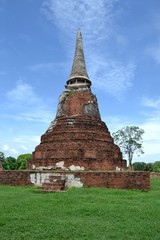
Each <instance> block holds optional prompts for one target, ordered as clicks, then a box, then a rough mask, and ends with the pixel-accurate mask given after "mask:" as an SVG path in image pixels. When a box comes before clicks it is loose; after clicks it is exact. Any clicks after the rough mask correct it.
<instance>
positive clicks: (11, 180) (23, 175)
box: [0, 171, 32, 186]
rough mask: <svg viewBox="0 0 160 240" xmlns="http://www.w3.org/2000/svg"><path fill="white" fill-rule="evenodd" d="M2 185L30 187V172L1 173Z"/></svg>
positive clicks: (0, 182) (0, 180) (0, 181)
mask: <svg viewBox="0 0 160 240" xmlns="http://www.w3.org/2000/svg"><path fill="white" fill-rule="evenodd" d="M0 184H2V185H3V184H4V185H5V184H7V185H14V186H25V185H26V186H29V185H32V183H31V181H30V172H29V171H0Z"/></svg>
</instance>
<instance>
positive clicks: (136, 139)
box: [113, 126, 144, 168]
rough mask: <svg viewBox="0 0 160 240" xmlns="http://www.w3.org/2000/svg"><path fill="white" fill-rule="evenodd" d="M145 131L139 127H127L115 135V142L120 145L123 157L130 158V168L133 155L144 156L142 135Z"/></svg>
mask: <svg viewBox="0 0 160 240" xmlns="http://www.w3.org/2000/svg"><path fill="white" fill-rule="evenodd" d="M143 134H144V130H143V129H140V128H139V127H137V126H126V127H124V128H122V129H120V130H118V131H117V132H115V133H113V138H114V141H115V143H116V144H117V145H119V147H120V149H121V151H122V153H123V155H126V156H127V157H128V162H129V167H130V168H132V160H133V155H134V154H137V155H138V156H139V155H140V154H143V153H144V152H143V150H142V142H143V141H142V135H143Z"/></svg>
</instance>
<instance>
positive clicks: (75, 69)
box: [67, 29, 91, 87]
mask: <svg viewBox="0 0 160 240" xmlns="http://www.w3.org/2000/svg"><path fill="white" fill-rule="evenodd" d="M75 80H76V81H75ZM78 80H79V81H78ZM80 83H81V85H82V84H83V85H86V86H88V87H90V85H91V81H90V79H89V77H88V74H87V70H86V64H85V59H84V52H83V43H82V34H81V31H80V29H78V31H77V38H76V49H75V54H74V60H73V65H72V70H71V74H70V77H69V79H68V81H67V85H72V87H73V84H74V86H75V87H78V86H79V85H80Z"/></svg>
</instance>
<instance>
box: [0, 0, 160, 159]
mask: <svg viewBox="0 0 160 240" xmlns="http://www.w3.org/2000/svg"><path fill="white" fill-rule="evenodd" d="M159 13H160V1H159V0H147V1H146V0H134V1H132V0H123V1H122V0H98V1H97V0H65V1H63V0H38V1H35V0H14V1H13V0H0V83H1V87H0V109H1V111H0V114H1V116H0V151H2V152H4V153H5V155H6V156H10V155H11V156H15V157H17V156H18V155H19V154H22V153H31V152H32V151H33V150H34V148H35V146H36V145H38V144H39V141H40V136H41V135H42V134H43V133H44V132H45V131H46V130H47V128H48V126H49V123H50V122H51V121H52V120H53V119H54V117H55V113H56V108H57V103H58V98H59V95H60V94H61V92H62V91H63V90H64V85H65V82H66V81H67V79H68V77H69V75H70V71H71V67H72V61H73V55H74V50H75V37H76V31H77V28H79V27H80V28H81V31H82V35H83V46H84V52H85V60H86V65H87V71H88V75H89V77H90V79H91V80H92V91H93V93H94V94H96V96H97V98H98V103H99V109H100V112H101V117H102V120H103V121H105V122H106V124H107V126H108V128H109V130H110V132H111V133H112V132H115V131H117V130H118V129H120V128H121V127H124V126H126V125H136V126H139V127H140V128H143V129H144V130H145V134H144V143H143V146H144V149H143V150H144V152H145V154H144V155H143V156H141V157H136V156H135V157H134V161H145V162H152V161H157V160H160V14H159Z"/></svg>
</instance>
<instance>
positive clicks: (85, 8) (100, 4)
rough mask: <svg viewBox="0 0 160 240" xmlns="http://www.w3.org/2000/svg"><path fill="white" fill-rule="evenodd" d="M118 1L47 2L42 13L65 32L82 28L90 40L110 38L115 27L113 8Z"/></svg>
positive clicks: (55, 0)
mask: <svg viewBox="0 0 160 240" xmlns="http://www.w3.org/2000/svg"><path fill="white" fill-rule="evenodd" d="M115 2H117V0H99V1H97V0H88V1H86V0H80V1H74V0H65V1H64V2H63V4H62V3H61V1H59V0H46V1H45V2H44V4H43V6H42V12H43V13H44V14H45V15H46V17H47V18H48V19H49V20H51V21H52V22H53V23H54V24H55V25H56V26H57V25H58V27H59V28H60V29H62V30H63V31H64V32H66V33H67V32H68V30H69V32H70V31H74V32H75V30H76V29H77V28H78V27H80V28H81V29H82V30H83V34H84V35H87V37H88V40H92V39H101V38H104V37H105V38H107V37H109V35H110V33H111V31H112V27H113V21H114V17H113V15H114V14H113V13H114V12H113V7H114V3H115Z"/></svg>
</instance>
